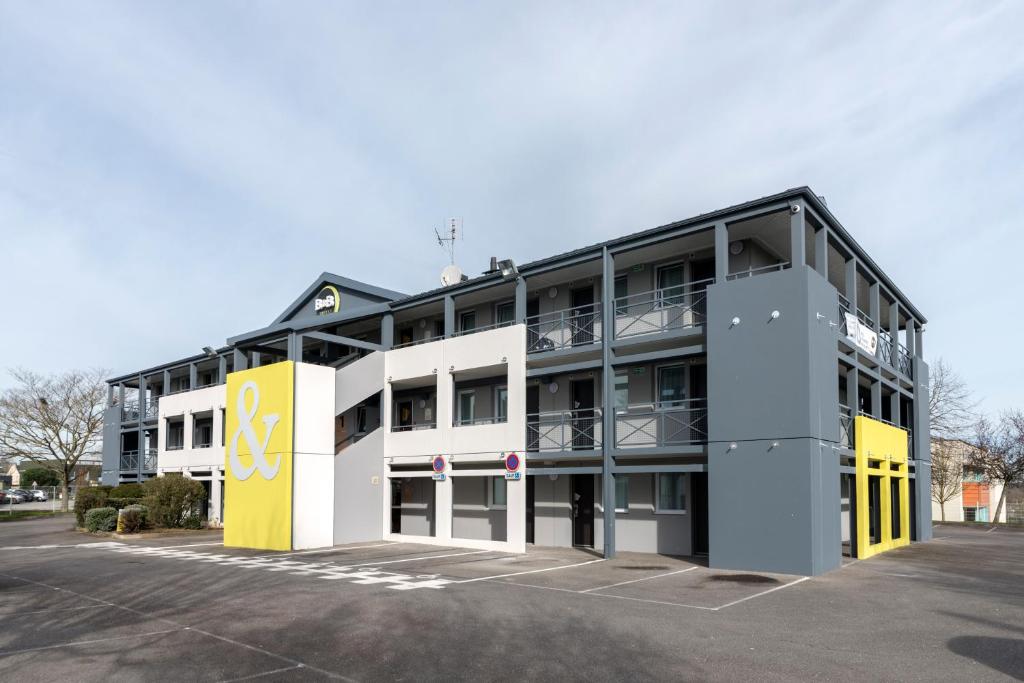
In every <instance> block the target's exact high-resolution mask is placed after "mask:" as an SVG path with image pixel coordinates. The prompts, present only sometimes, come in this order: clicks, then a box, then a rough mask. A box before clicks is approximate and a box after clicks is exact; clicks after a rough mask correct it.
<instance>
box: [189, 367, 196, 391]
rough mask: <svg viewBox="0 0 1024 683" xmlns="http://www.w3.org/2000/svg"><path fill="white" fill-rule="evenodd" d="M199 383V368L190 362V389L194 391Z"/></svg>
mask: <svg viewBox="0 0 1024 683" xmlns="http://www.w3.org/2000/svg"><path fill="white" fill-rule="evenodd" d="M197 384H199V368H198V367H196V364H195V363H189V364H188V390H189V391H192V390H193V389H195V388H196V385H197Z"/></svg>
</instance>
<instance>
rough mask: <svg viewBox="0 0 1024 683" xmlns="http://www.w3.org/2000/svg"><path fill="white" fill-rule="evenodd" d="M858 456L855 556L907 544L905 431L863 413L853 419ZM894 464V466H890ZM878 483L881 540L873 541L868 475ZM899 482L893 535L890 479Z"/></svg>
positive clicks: (908, 526)
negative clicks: (896, 525) (897, 517)
mask: <svg viewBox="0 0 1024 683" xmlns="http://www.w3.org/2000/svg"><path fill="white" fill-rule="evenodd" d="M853 424H854V443H855V444H856V455H857V468H856V469H857V474H856V477H857V557H859V558H865V557H871V556H872V555H877V554H878V553H881V552H885V551H886V550H891V549H892V548H896V547H899V546H901V545H908V544H909V543H910V486H909V484H910V481H909V470H908V462H907V433H906V432H905V431H904V430H902V429H900V428H899V427H893V426H892V425H889V424H886V423H884V422H879V421H878V420H873V419H871V418H870V417H866V416H864V415H858V416H857V417H856V418H854V421H853ZM894 465H895V467H893V466H894ZM871 476H877V477H881V481H880V483H879V496H878V498H879V501H878V502H879V505H878V507H879V525H880V527H881V529H880V532H881V534H880V536H881V540H880V542H878V543H872V542H871V541H872V539H871V533H870V531H871V520H870V510H869V509H868V477H871ZM893 479H896V480H897V481H898V482H899V505H900V523H899V532H900V533H899V535H898V536H893V525H892V495H891V493H890V491H891V490H892V488H891V487H892V480H893Z"/></svg>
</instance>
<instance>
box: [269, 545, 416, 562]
mask: <svg viewBox="0 0 1024 683" xmlns="http://www.w3.org/2000/svg"><path fill="white" fill-rule="evenodd" d="M389 545H401V543H376V544H374V545H349V546H339V547H332V548H317V549H316V550H297V551H295V552H293V553H278V554H277V555H254V556H253V557H251V558H249V559H252V560H257V559H258V560H262V559H273V558H276V557H291V556H292V555H314V554H316V553H335V552H337V553H343V552H345V551H346V550H361V549H363V548H384V547H386V546H389Z"/></svg>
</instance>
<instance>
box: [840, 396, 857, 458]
mask: <svg viewBox="0 0 1024 683" xmlns="http://www.w3.org/2000/svg"><path fill="white" fill-rule="evenodd" d="M839 445H840V446H843V447H844V448H853V446H854V444H853V408H851V407H850V406H844V405H843V404H842V403H840V404H839Z"/></svg>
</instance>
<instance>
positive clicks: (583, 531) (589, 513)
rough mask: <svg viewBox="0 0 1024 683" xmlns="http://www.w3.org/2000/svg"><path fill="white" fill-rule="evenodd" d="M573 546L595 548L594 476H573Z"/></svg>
mask: <svg viewBox="0 0 1024 683" xmlns="http://www.w3.org/2000/svg"><path fill="white" fill-rule="evenodd" d="M571 495H572V544H573V545H574V546H582V547H585V548H593V547H594V475H593V474H574V475H572V494H571Z"/></svg>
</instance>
